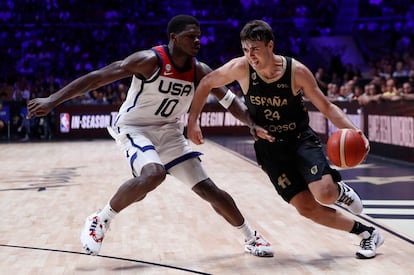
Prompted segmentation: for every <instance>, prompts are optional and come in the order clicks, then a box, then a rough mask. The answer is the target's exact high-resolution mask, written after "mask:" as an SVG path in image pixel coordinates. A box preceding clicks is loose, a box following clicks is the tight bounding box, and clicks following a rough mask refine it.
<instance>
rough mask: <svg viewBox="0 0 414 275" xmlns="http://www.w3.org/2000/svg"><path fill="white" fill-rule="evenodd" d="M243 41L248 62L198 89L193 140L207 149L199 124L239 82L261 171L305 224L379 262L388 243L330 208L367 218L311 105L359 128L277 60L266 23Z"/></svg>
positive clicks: (304, 76) (291, 63)
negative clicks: (354, 241) (211, 102)
mask: <svg viewBox="0 0 414 275" xmlns="http://www.w3.org/2000/svg"><path fill="white" fill-rule="evenodd" d="M240 40H241V46H242V49H243V52H244V56H241V57H237V58H234V59H232V60H230V61H229V62H227V63H226V64H224V65H223V66H221V67H220V68H218V69H217V70H215V71H213V72H211V73H209V74H208V75H207V76H205V77H204V78H203V79H202V80H201V82H200V84H199V86H198V87H197V90H196V94H195V97H194V98H193V102H192V107H191V109H190V114H189V118H188V131H187V134H188V137H189V138H190V139H191V140H192V141H193V142H194V143H195V144H201V143H203V136H202V133H201V129H200V127H199V125H198V116H199V114H200V112H201V109H202V107H203V105H204V103H205V100H206V98H207V96H208V94H209V92H210V91H211V90H212V89H213V88H216V87H220V86H224V85H227V84H229V83H232V82H233V81H237V82H238V83H239V84H240V87H241V89H242V92H243V94H244V99H245V103H246V106H247V109H246V113H245V114H246V116H248V115H250V118H251V119H252V120H253V123H252V124H251V125H250V126H249V127H250V129H251V132H252V134H253V136H254V138H255V144H254V149H255V151H256V156H257V161H258V164H259V165H260V166H261V167H262V169H263V170H264V171H265V172H266V173H267V175H268V176H269V178H270V180H271V182H272V183H273V185H274V187H275V188H276V190H277V192H278V193H279V195H280V196H281V197H282V198H283V199H284V200H285V201H287V202H288V203H290V204H292V205H293V206H294V207H295V208H296V209H297V211H298V212H299V213H300V214H301V215H303V216H304V217H306V218H309V219H311V220H312V221H314V222H316V223H319V224H321V225H325V226H328V227H331V228H335V229H339V230H343V231H347V232H350V233H354V234H357V235H359V236H360V237H361V238H362V240H361V243H360V250H359V251H357V253H356V256H357V257H358V258H364V259H367V258H373V257H375V255H376V248H377V247H379V246H380V245H381V244H382V243H383V242H384V238H383V237H382V236H381V234H380V233H379V231H378V230H376V229H375V228H373V227H369V226H366V225H363V224H361V223H360V222H357V221H354V220H352V219H350V218H348V217H347V216H346V215H344V214H343V213H341V212H340V211H339V210H336V209H335V208H333V207H329V206H327V205H333V204H339V205H342V206H344V207H346V208H348V209H349V210H350V211H351V212H353V213H354V214H359V213H361V212H362V202H361V200H360V198H359V196H358V195H357V194H356V193H355V192H354V190H352V189H351V188H350V187H349V186H347V185H346V184H345V183H344V182H343V181H342V180H341V176H340V174H339V173H338V171H336V170H334V169H332V168H331V167H330V166H329V163H328V161H327V159H326V156H325V152H324V151H323V147H322V144H321V140H320V138H319V136H318V135H317V134H316V133H315V132H314V131H313V130H312V129H311V127H310V126H309V116H308V112H307V110H306V108H305V106H304V104H303V97H306V98H307V99H309V100H310V101H311V102H312V103H313V104H314V105H315V106H316V107H317V108H318V109H319V111H321V112H322V113H323V114H324V115H325V116H326V117H327V118H328V119H329V120H330V121H331V122H332V123H333V124H334V125H335V126H336V127H337V128H339V129H342V128H350V129H357V127H356V126H355V125H354V124H353V123H352V122H351V121H350V120H349V119H348V118H347V116H346V114H345V113H343V112H342V111H341V110H340V109H339V108H338V107H337V106H336V105H334V104H332V103H331V102H330V101H328V100H327V98H326V97H325V96H324V94H323V93H322V91H321V90H320V89H319V87H318V85H317V83H316V80H315V78H314V76H313V74H312V73H311V72H310V70H309V69H308V68H307V67H306V66H305V65H304V64H302V63H300V62H299V61H297V60H294V59H293V58H291V57H287V56H282V55H277V54H275V53H274V52H273V50H274V37H273V31H272V29H271V27H270V26H269V25H268V24H267V23H266V22H264V21H262V20H254V21H251V22H249V23H247V24H246V25H245V26H244V27H243V29H242V31H241V32H240ZM234 97H235V96H234V94H232V93H231V91H230V90H229V91H228V92H227V94H226V96H225V97H224V99H226V100H227V101H229V102H231V100H232V99H234ZM227 104H230V103H227ZM230 111H231V110H230ZM246 120H247V118H246ZM357 130H358V129H357ZM358 131H359V132H360V134H361V135H362V136H363V137H364V140H365V142H366V149H367V154H368V151H369V142H368V140H367V139H366V137H365V136H364V135H363V133H362V132H361V131H360V130H358Z"/></svg>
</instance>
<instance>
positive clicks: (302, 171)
mask: <svg viewBox="0 0 414 275" xmlns="http://www.w3.org/2000/svg"><path fill="white" fill-rule="evenodd" d="M254 148H255V151H256V158H257V162H258V164H259V165H260V166H261V168H262V169H263V171H265V172H266V174H267V175H268V176H269V178H270V180H271V182H272V183H273V185H274V187H275V188H276V191H277V192H278V193H279V195H280V196H281V197H282V198H283V199H284V200H285V201H287V202H290V200H291V199H292V198H293V197H294V196H295V195H296V194H298V193H300V192H302V191H304V190H307V189H308V184H309V183H312V182H314V181H318V180H320V179H321V178H322V176H323V175H326V174H331V175H332V177H333V179H334V181H340V180H341V176H340V174H339V173H338V171H337V170H335V169H332V168H331V167H330V166H329V162H328V160H327V158H326V155H325V152H324V149H323V146H322V142H321V139H320V137H319V136H318V135H317V133H315V132H314V131H313V130H312V129H310V128H308V129H307V130H305V131H303V132H301V133H299V134H298V135H295V136H291V137H289V138H287V139H284V140H281V141H276V142H273V143H272V142H268V141H266V140H258V141H256V142H255V144H254Z"/></svg>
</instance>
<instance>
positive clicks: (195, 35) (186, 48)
mask: <svg viewBox="0 0 414 275" xmlns="http://www.w3.org/2000/svg"><path fill="white" fill-rule="evenodd" d="M200 36H201V31H200V28H199V27H198V26H196V25H187V27H186V28H185V29H184V30H183V31H182V32H180V33H177V34H176V35H175V43H174V46H175V47H176V48H177V49H179V50H180V51H182V52H183V53H185V54H188V55H190V56H196V55H197V54H198V52H199V50H200V46H201V45H200Z"/></svg>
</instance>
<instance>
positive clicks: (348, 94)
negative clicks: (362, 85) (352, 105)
mask: <svg viewBox="0 0 414 275" xmlns="http://www.w3.org/2000/svg"><path fill="white" fill-rule="evenodd" d="M354 85H355V83H354V81H353V80H348V81H347V82H346V83H345V84H343V85H342V86H341V87H339V96H338V97H337V99H336V100H337V101H345V102H350V101H352V99H353V97H354Z"/></svg>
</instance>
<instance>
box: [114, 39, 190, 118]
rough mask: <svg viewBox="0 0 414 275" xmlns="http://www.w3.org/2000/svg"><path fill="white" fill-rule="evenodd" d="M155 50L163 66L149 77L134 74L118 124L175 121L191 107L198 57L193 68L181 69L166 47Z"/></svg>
mask: <svg viewBox="0 0 414 275" xmlns="http://www.w3.org/2000/svg"><path fill="white" fill-rule="evenodd" d="M152 50H153V51H154V52H155V53H156V55H157V56H158V58H159V67H160V69H158V70H157V72H156V73H155V74H154V75H153V76H151V77H150V78H149V79H147V80H142V79H139V78H138V77H136V76H133V77H132V82H131V86H130V88H129V90H128V94H127V98H126V100H125V102H124V103H123V104H122V106H121V108H120V109H119V114H118V117H117V119H116V122H115V125H116V126H124V125H136V126H145V125H162V124H168V123H175V122H177V121H178V120H179V119H180V117H181V116H182V115H183V114H185V113H187V112H188V110H189V108H190V105H191V101H192V99H193V96H194V91H195V85H194V82H195V62H196V60H195V58H193V60H192V62H191V67H190V68H188V69H187V70H185V71H180V70H179V69H178V68H176V67H175V66H174V64H173V62H172V61H171V58H170V55H169V52H168V48H167V46H165V45H163V46H156V47H153V48H152Z"/></svg>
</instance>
